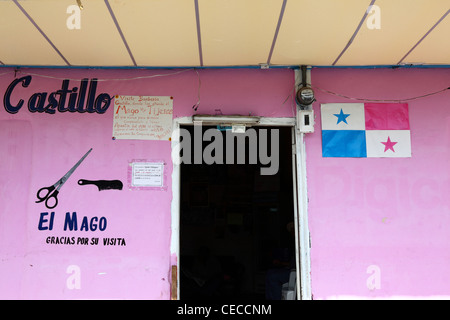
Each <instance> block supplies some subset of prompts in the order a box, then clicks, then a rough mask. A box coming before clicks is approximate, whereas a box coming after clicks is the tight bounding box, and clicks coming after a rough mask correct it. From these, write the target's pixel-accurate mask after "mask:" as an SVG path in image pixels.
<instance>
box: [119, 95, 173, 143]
mask: <svg viewBox="0 0 450 320" xmlns="http://www.w3.org/2000/svg"><path fill="white" fill-rule="evenodd" d="M172 114H173V97H168V96H120V95H117V96H115V99H114V123H113V139H139V140H169V138H170V136H171V134H172Z"/></svg>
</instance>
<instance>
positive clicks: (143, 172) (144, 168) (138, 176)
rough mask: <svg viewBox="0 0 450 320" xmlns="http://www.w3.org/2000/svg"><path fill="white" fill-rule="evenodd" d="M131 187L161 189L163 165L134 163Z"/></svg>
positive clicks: (162, 184)
mask: <svg viewBox="0 0 450 320" xmlns="http://www.w3.org/2000/svg"><path fill="white" fill-rule="evenodd" d="M131 186H132V187H163V186H164V163H151V162H135V163H133V164H132V178H131Z"/></svg>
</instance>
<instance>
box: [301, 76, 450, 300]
mask: <svg viewBox="0 0 450 320" xmlns="http://www.w3.org/2000/svg"><path fill="white" fill-rule="evenodd" d="M312 83H313V85H314V86H315V87H316V90H315V92H316V96H317V102H316V103H315V104H314V111H315V115H316V127H315V132H314V133H313V134H308V135H307V136H306V154H307V180H308V196H309V227H310V232H311V276H312V293H313V296H314V298H315V299H333V298H395V297H397V298H399V297H400V298H401V297H410V298H414V297H433V298H438V297H446V298H449V297H450V274H449V272H448V271H449V268H450V233H449V230H450V197H449V194H450V170H449V169H450V147H449V146H450V91H446V92H445V93H441V94H437V95H434V96H431V97H427V98H423V99H418V100H414V101H409V102H408V103H409V117H410V126H411V144H412V157H411V158H407V159H394V158H378V159H376V158H362V159H350V158H347V159H339V158H322V153H321V128H320V103H331V102H359V101H354V100H348V99H345V98H342V97H338V96H333V95H330V94H328V93H325V92H323V91H320V90H319V89H318V88H321V89H325V90H329V91H333V92H336V93H340V94H343V95H346V96H350V97H357V98H372V99H401V98H408V97H415V96H420V95H423V94H426V93H430V92H434V91H438V90H441V89H444V88H446V87H448V86H449V84H450V69H394V70H392V69H363V70H361V69H359V70H355V69H333V70H331V69H313V70H312ZM372 268H375V269H376V268H378V271H379V274H378V275H379V284H380V286H379V288H373V287H372V288H370V287H371V285H370V284H373V282H372V281H373V280H374V279H375V277H376V276H377V274H376V273H374V271H373V270H374V269H372ZM368 283H369V285H368Z"/></svg>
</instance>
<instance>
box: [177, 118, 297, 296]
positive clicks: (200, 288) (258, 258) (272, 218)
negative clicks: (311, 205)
mask: <svg viewBox="0 0 450 320" xmlns="http://www.w3.org/2000/svg"><path fill="white" fill-rule="evenodd" d="M183 128H184V129H187V130H189V131H190V132H191V133H192V136H193V134H194V133H193V130H194V127H193V126H185V127H183ZM210 128H211V127H206V126H203V127H202V130H203V132H204V131H205V130H207V129H210ZM262 129H267V131H269V132H270V131H271V130H270V129H278V133H279V155H278V159H279V160H278V161H279V169H278V172H277V173H276V174H274V175H261V172H260V168H261V167H262V166H267V164H266V165H263V164H261V163H260V162H259V160H258V163H257V164H249V161H246V163H245V164H205V163H204V162H203V163H202V164H186V163H182V164H181V184H180V189H181V190H180V262H179V263H180V298H181V299H182V300H207V299H215V300H220V299H229V298H232V299H234V300H236V299H245V300H251V299H254V300H264V299H265V298H266V275H267V272H268V270H270V269H273V268H286V269H288V268H290V266H292V264H291V265H290V266H289V265H288V264H289V263H292V261H293V259H292V258H293V257H295V242H294V237H293V232H290V230H288V229H289V227H290V226H291V225H289V223H292V222H293V220H294V208H293V205H294V204H293V181H292V137H291V130H292V129H291V127H255V128H254V130H256V132H257V136H258V138H259V137H260V130H262ZM222 135H223V137H224V141H225V140H226V138H225V136H226V134H225V131H222ZM268 140H269V141H270V139H268ZM192 141H193V139H192ZM258 141H259V139H258ZM209 143H210V142H209V141H205V142H203V149H204V148H205V147H206V146H207V145H208V144H209ZM224 143H225V142H224ZM249 143H254V142H251V141H247V147H248V144H249ZM193 150H194V149H193V147H192V153H193ZM197 150H198V149H197ZM224 150H225V148H224ZM246 150H248V148H246ZM268 150H269V152H270V150H272V149H271V146H270V145H269V146H268ZM224 152H225V151H224ZM235 154H236V153H235ZM192 157H193V155H192ZM191 163H193V161H192V162H191ZM234 163H236V161H235V162H234ZM206 261H207V262H206ZM274 261H279V262H281V263H279V264H278V265H276V263H275V264H274ZM285 263H286V265H285ZM201 270H203V272H202V271H201Z"/></svg>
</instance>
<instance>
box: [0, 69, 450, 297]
mask: <svg viewBox="0 0 450 320" xmlns="http://www.w3.org/2000/svg"><path fill="white" fill-rule="evenodd" d="M178 72H179V70H153V71H150V70H134V71H130V70H55V69H23V70H22V71H21V72H18V73H17V77H21V76H23V75H25V74H27V73H34V74H39V75H46V76H51V77H56V78H58V79H53V78H45V77H41V76H37V75H33V76H32V82H31V83H30V85H29V87H28V88H23V87H21V86H20V85H19V86H17V87H16V88H15V90H14V91H13V95H12V97H11V101H12V102H14V103H16V102H17V101H18V100H19V99H24V100H25V106H23V107H22V109H21V110H20V111H19V112H18V113H16V114H10V113H7V112H6V111H5V109H4V105H3V102H0V104H1V106H0V154H1V155H2V156H1V157H0V197H1V202H0V259H1V260H0V298H3V299H5V298H27V299H47V298H51V299H92V298H110V299H114V298H118V299H121V298H126V299H169V298H170V283H169V279H170V273H169V270H170V263H171V257H170V236H171V229H170V225H171V213H170V206H171V201H172V194H171V186H172V182H171V174H172V165H171V159H170V153H171V145H170V142H169V141H138V140H112V139H111V136H112V123H113V107H112V106H111V107H110V108H109V109H108V110H107V112H106V113H104V114H97V113H93V114H89V113H69V112H65V113H59V112H56V113H55V114H46V113H31V112H29V111H28V109H27V106H26V103H27V101H28V99H29V98H30V96H31V95H32V94H33V93H35V92H52V91H55V90H58V89H60V88H61V83H62V79H65V78H70V79H81V78H93V77H96V78H99V79H130V78H134V77H139V79H135V80H111V81H99V82H98V88H97V94H99V93H108V94H111V95H115V94H122V95H149V96H150V95H154V96H157V95H161V96H173V97H174V103H173V105H174V117H182V116H190V115H192V114H193V113H194V112H193V110H192V106H193V105H194V104H195V103H196V102H197V95H198V84H199V83H198V78H197V73H196V72H195V71H193V70H182V72H180V73H178ZM4 73H6V74H4ZM160 74H166V75H167V74H170V75H168V76H164V77H154V78H149V76H152V75H160ZM199 74H200V78H201V87H200V99H201V102H200V107H199V109H198V111H197V113H213V114H214V113H216V111H215V110H216V109H220V110H221V112H222V113H223V114H234V113H239V114H249V113H251V114H252V115H260V116H268V117H290V116H292V115H293V101H292V99H291V98H289V94H291V93H292V90H293V79H294V76H293V71H292V70H285V69H283V70H282V69H269V70H256V69H255V70H244V69H242V70H241V69H236V70H200V71H199ZM13 80H14V70H12V69H0V94H1V97H2V98H3V96H4V94H5V91H6V90H7V88H8V86H9V84H10V83H11V82H12V81H13ZM449 80H450V69H436V70H434V69H396V70H388V69H376V70H369V69H368V70H354V69H333V70H331V69H313V70H312V81H313V85H314V86H316V87H318V88H322V89H326V90H331V91H334V92H338V93H341V94H345V95H348V96H352V97H361V98H375V99H381V98H386V99H394V98H405V97H412V96H418V95H421V94H425V93H429V92H432V91H436V90H439V89H441V88H444V87H446V86H448V84H449V82H450V81H449ZM79 85H80V81H79V80H71V81H70V86H69V87H70V88H71V87H73V86H79ZM315 92H316V96H317V100H318V101H317V102H316V103H315V104H314V108H315V112H316V128H315V129H316V130H315V133H313V134H308V135H307V136H306V153H307V174H308V177H307V179H308V196H309V225H310V231H311V245H312V246H311V270H312V272H311V276H312V293H313V295H314V298H315V299H331V298H346V297H347V298H348V297H364V298H365V297H369V298H373V297H375V298H376V297H380V298H385V297H430V296H431V297H438V296H439V297H448V296H450V285H449V283H450V276H449V275H448V269H449V265H450V250H449V249H450V241H449V240H450V236H449V235H448V234H449V233H448V229H449V227H450V212H449V198H448V196H447V195H448V194H449V193H450V192H449V191H450V179H449V165H448V164H449V160H450V151H449V150H450V148H449V147H448V146H449V144H450V129H449V128H450V112H449V110H450V103H449V101H450V99H449V98H450V96H449V92H448V91H447V92H446V93H442V94H439V95H435V96H432V97H428V98H424V99H419V100H415V101H410V102H409V112H410V125H411V141H412V158H409V159H373V158H372V159H336V158H322V156H321V132H320V103H327V102H355V101H352V100H347V99H344V98H340V97H337V96H332V95H329V94H326V93H323V92H321V91H320V90H318V89H316V91H315ZM286 99H287V100H286ZM89 148H93V151H92V152H91V153H90V154H89V156H88V157H87V158H86V159H85V161H84V162H83V163H82V164H81V165H80V167H79V168H78V169H77V170H76V171H75V173H74V174H73V175H72V177H70V179H69V180H68V181H67V183H66V184H65V185H64V186H63V187H62V189H61V193H60V196H59V199H60V203H59V204H58V206H57V207H56V208H55V209H54V210H53V211H55V220H54V226H53V230H38V225H39V219H40V214H41V213H42V212H46V211H49V212H51V211H52V210H48V209H46V208H45V206H43V204H42V203H35V200H36V191H37V190H38V189H39V188H41V187H43V186H50V185H51V184H53V183H54V182H55V181H56V180H57V179H59V178H60V177H61V176H62V175H63V174H64V173H65V172H67V170H68V169H69V168H70V167H71V166H72V165H73V164H74V163H75V162H76V161H78V159H79V158H80V157H81V156H82V155H83V154H84V153H86V151H87V150H88V149H89ZM133 159H148V160H153V159H158V160H164V161H165V162H166V163H167V166H166V177H167V179H168V181H167V187H168V188H167V191H155V190H153V191H148V190H141V191H136V190H128V188H127V186H126V184H127V172H128V164H129V162H130V161H131V160H133ZM81 178H85V179H92V180H95V179H107V180H112V179H119V180H121V181H123V182H124V184H125V188H124V190H122V191H117V190H108V191H101V192H99V191H97V190H96V189H95V187H94V186H83V187H81V186H78V185H77V181H78V179H81ZM74 211H75V212H77V215H78V217H79V218H80V220H81V218H82V217H83V216H87V217H89V218H91V217H94V216H96V217H98V218H100V217H105V218H106V219H107V228H106V230H104V231H99V230H96V231H64V230H63V222H64V216H65V214H66V212H74ZM79 223H81V221H79ZM48 236H58V237H72V236H74V237H75V238H78V237H88V238H93V237H98V238H100V241H101V239H102V238H104V237H120V238H124V239H125V241H126V246H103V244H99V245H97V246H94V245H76V244H75V245H65V244H47V243H46V238H47V237H48ZM71 266H77V267H78V268H79V269H76V267H75V269H73V267H71ZM374 268H375V269H374ZM74 270H75V271H74ZM77 270H79V272H80V283H81V287H80V288H79V289H78V288H73V283H74V282H72V280H73V277H74V275H75V274H77V273H76V271H77ZM373 270H376V271H379V274H376V273H375V274H374V273H373ZM74 272H75V273H74ZM378 275H379V278H378V279H379V285H380V286H379V288H378V287H375V288H372V289H369V287H371V285H372V284H378V282H377V281H375V280H377V279H376V276H378ZM68 282H69V284H68Z"/></svg>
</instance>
